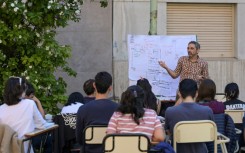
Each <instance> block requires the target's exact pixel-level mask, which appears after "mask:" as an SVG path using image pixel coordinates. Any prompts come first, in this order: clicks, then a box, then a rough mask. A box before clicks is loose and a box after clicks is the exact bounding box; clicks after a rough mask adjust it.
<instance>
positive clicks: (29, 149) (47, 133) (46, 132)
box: [23, 124, 59, 153]
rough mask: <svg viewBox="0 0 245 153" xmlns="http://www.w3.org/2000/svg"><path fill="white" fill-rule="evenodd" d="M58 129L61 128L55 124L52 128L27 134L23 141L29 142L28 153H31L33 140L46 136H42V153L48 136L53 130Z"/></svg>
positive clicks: (40, 150)
mask: <svg viewBox="0 0 245 153" xmlns="http://www.w3.org/2000/svg"><path fill="white" fill-rule="evenodd" d="M58 127H59V126H58V125H57V124H53V125H50V126H48V127H46V128H45V129H35V130H34V131H32V132H30V133H26V134H25V138H24V139H23V142H24V141H28V140H29V146H28V153H30V151H31V143H32V138H34V137H37V136H40V135H42V134H44V136H42V140H41V144H40V149H39V153H41V152H42V150H43V145H44V144H45V142H46V140H47V137H48V135H49V134H50V133H51V132H52V131H53V130H55V129H57V128H58Z"/></svg>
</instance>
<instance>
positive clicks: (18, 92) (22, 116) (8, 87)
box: [0, 77, 50, 152]
mask: <svg viewBox="0 0 245 153" xmlns="http://www.w3.org/2000/svg"><path fill="white" fill-rule="evenodd" d="M26 89H27V86H26V80H25V79H24V78H21V77H10V78H9V79H8V80H7V82H6V84H5V88H4V94H3V98H4V104H3V105H1V106H0V124H7V125H9V126H10V127H11V128H12V129H13V130H14V131H16V132H17V133H18V137H19V138H22V137H23V136H24V134H26V133H29V132H32V131H34V129H35V128H37V129H44V128H46V127H47V126H49V125H50V124H49V123H47V122H46V121H45V120H44V119H43V117H42V115H41V114H40V112H39V111H38V109H37V106H36V104H35V102H34V101H33V100H29V99H24V97H25V91H26ZM24 149H25V152H27V149H28V142H25V144H24ZM32 152H33V150H32Z"/></svg>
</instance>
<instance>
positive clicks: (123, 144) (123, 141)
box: [103, 133, 150, 153]
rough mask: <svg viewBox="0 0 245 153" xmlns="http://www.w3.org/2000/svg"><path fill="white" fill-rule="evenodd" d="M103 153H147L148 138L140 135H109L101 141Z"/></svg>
mask: <svg viewBox="0 0 245 153" xmlns="http://www.w3.org/2000/svg"><path fill="white" fill-rule="evenodd" d="M103 145H104V152H110V153H147V152H148V151H149V147H150V140H149V138H148V137H147V136H146V135H144V134H140V133H136V134H135V133H134V134H109V135H107V136H105V138H104V140H103Z"/></svg>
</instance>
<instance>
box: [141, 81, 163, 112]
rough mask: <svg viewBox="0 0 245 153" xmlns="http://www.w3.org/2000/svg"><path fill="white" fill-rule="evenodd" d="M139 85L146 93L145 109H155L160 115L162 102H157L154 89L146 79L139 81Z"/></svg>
mask: <svg viewBox="0 0 245 153" xmlns="http://www.w3.org/2000/svg"><path fill="white" fill-rule="evenodd" d="M137 85H138V86H140V87H141V88H142V89H143V90H144V92H145V99H144V107H145V108H149V109H153V110H155V111H156V112H157V113H158V112H159V111H158V104H160V101H159V100H157V98H156V96H155V94H154V93H153V92H152V87H151V84H150V83H149V81H148V80H147V79H146V78H141V79H139V80H138V81H137Z"/></svg>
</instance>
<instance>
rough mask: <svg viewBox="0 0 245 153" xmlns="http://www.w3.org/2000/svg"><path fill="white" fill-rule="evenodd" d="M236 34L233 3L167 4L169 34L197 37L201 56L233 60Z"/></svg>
mask: <svg viewBox="0 0 245 153" xmlns="http://www.w3.org/2000/svg"><path fill="white" fill-rule="evenodd" d="M234 33H235V32H234V4H216V3H211V4H209V3H205V4H204V3H194V4H193V3H168V4H167V34H168V35H193V34H194V35H197V41H198V42H199V43H200V45H201V51H200V53H199V54H200V56H201V57H234Z"/></svg>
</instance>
